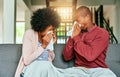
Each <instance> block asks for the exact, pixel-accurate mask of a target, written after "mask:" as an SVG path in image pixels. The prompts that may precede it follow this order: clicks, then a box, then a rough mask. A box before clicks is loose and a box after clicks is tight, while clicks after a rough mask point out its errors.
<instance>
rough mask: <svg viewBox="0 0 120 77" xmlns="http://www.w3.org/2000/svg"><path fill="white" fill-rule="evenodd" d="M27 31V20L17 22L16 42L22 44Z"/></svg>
mask: <svg viewBox="0 0 120 77" xmlns="http://www.w3.org/2000/svg"><path fill="white" fill-rule="evenodd" d="M24 32H25V22H24V21H22V22H16V44H21V43H22V39H23V35H24Z"/></svg>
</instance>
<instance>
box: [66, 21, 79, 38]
mask: <svg viewBox="0 0 120 77" xmlns="http://www.w3.org/2000/svg"><path fill="white" fill-rule="evenodd" d="M76 24H78V25H79V27H81V24H79V23H78V22H77V21H75V22H74V23H73V25H72V29H71V30H70V31H68V36H71V35H72V32H73V30H74V26H75V25H76Z"/></svg>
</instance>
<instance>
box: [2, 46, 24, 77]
mask: <svg viewBox="0 0 120 77" xmlns="http://www.w3.org/2000/svg"><path fill="white" fill-rule="evenodd" d="M21 51H22V46H21V45H15V44H0V77H14V73H15V70H16V67H17V64H18V61H19V58H20V55H21Z"/></svg>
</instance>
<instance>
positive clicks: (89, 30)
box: [88, 24, 97, 32]
mask: <svg viewBox="0 0 120 77" xmlns="http://www.w3.org/2000/svg"><path fill="white" fill-rule="evenodd" d="M93 25H94V26H93V27H92V28H90V29H88V32H91V31H92V30H94V29H95V28H96V27H97V25H96V24H93Z"/></svg>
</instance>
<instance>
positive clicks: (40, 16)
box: [15, 8, 60, 77]
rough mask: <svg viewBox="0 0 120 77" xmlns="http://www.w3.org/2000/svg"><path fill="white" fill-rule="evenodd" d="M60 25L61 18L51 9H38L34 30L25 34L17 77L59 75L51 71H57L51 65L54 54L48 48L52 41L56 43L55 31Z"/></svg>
mask: <svg viewBox="0 0 120 77" xmlns="http://www.w3.org/2000/svg"><path fill="white" fill-rule="evenodd" d="M59 24H60V17H59V16H58V14H57V13H56V12H55V11H53V10H51V9H50V8H43V9H38V10H37V11H36V12H34V13H33V16H32V17H31V25H32V29H28V30H27V31H26V32H25V34H24V37H23V49H22V56H21V58H20V61H19V64H18V67H17V70H16V73H15V77H20V75H21V76H22V74H23V73H24V77H56V75H57V74H56V75H55V72H54V71H50V70H51V69H55V68H54V67H53V65H52V63H51V62H52V60H53V59H54V52H53V51H50V50H49V47H47V46H48V45H50V41H51V40H52V39H53V42H54V43H55V41H56V37H55V34H54V30H55V29H56V28H57V27H58V26H59ZM48 32H49V33H48ZM46 48H48V49H46ZM48 71H49V72H48ZM52 73H53V74H52ZM52 75H54V76H52Z"/></svg>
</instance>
